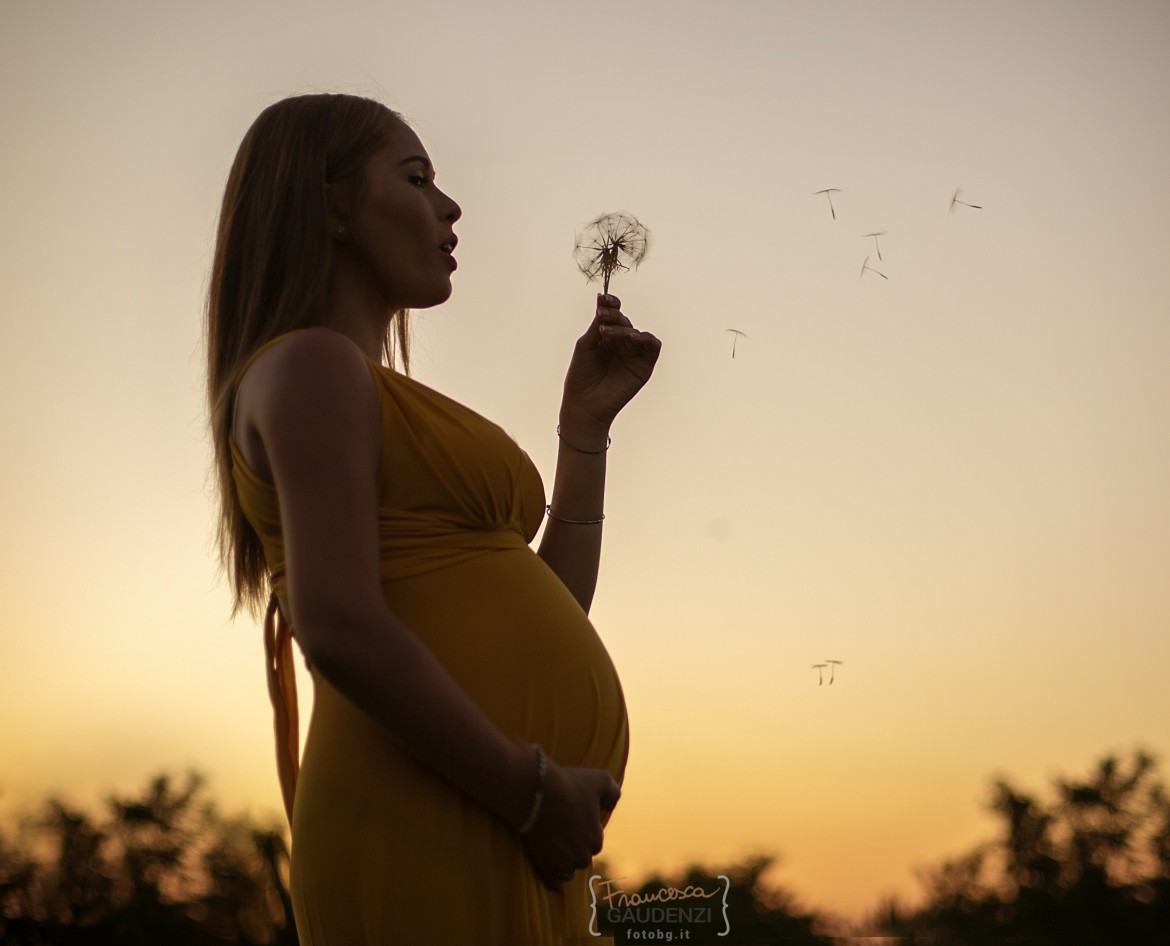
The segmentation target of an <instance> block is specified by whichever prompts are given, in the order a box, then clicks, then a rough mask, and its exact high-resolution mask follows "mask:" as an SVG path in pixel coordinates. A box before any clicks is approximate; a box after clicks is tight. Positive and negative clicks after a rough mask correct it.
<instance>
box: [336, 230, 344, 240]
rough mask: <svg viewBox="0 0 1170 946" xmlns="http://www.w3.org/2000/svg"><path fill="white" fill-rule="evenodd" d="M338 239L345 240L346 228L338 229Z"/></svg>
mask: <svg viewBox="0 0 1170 946" xmlns="http://www.w3.org/2000/svg"><path fill="white" fill-rule="evenodd" d="M337 239H339V240H344V239H345V227H338V228H337Z"/></svg>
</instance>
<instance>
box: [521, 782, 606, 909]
mask: <svg viewBox="0 0 1170 946" xmlns="http://www.w3.org/2000/svg"><path fill="white" fill-rule="evenodd" d="M543 791H544V799H543V801H542V802H541V805H540V812H539V814H538V815H537V817H536V823H535V824H534V825H533V826H532V830H531V831H529V832H528V833H527V834H526V835H524V836H523V842H524V850H525V853H527V855H528V859H529V861H531V862H532V866H533V868H534V869H535V870H536V873H537V875H538V876H539V877H540V879H541V880H542V881H543V882H544V885H545V886H546V887H548V888H549V889H550V890H558V889H560V887H561V885H562V884H564V883H565V882H566V881H568V880H569V878H570V877H572V876H573V874H575V873H576V872H577V871H578V870H580V869H581V868H583V867H588V866H589V864H590V863H591V861H592V860H593V856H594V855H595V854H598V853H600V851H601V845H602V840H603V835H604V827H605V824H606V822H608V821H609V815H610V812H611V811H612V810H613V808H614V806H615V805H616V804H617V803H618V799H619V798H621V794H622V790H621V788H619V787H618V784H617V782H615V781H614V779H613V776H612V775H610V774H609V772H607V771H606V770H605V769H585V768H579V767H576V766H559V765H557V764H556V763H555V762H553V761H552V759H549V760H548V768H547V770H546V771H545V775H544V788H543Z"/></svg>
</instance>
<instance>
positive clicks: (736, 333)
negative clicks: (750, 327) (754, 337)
mask: <svg viewBox="0 0 1170 946" xmlns="http://www.w3.org/2000/svg"><path fill="white" fill-rule="evenodd" d="M727 331H729V332H731V334H732V335H734V336H735V338H733V339H732V340H731V357H732V358H734V357H735V345H736V342H738V341H739V340H740V339H741V338H747V332H741V331H740V330H739V329H737V328H729V329H728V330H727Z"/></svg>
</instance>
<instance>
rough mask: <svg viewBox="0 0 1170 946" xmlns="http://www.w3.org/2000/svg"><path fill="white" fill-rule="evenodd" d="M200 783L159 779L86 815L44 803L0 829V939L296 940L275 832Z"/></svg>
mask: <svg viewBox="0 0 1170 946" xmlns="http://www.w3.org/2000/svg"><path fill="white" fill-rule="evenodd" d="M204 788H205V786H204V781H203V779H202V778H201V777H200V776H199V775H197V774H195V773H191V774H189V775H188V776H187V778H186V781H185V784H183V785H182V786H178V787H177V786H175V785H174V784H173V783H172V780H171V778H170V777H169V776H166V775H159V776H157V777H156V778H154V779H153V780H152V781H151V782H150V784H149V785H148V786H147V788H146V789H145V790H144V791H143V793H142V794H141V795H140V796H138V797H127V798H119V797H116V796H115V797H111V798H108V799H107V800H106V801H105V804H104V808H103V810H102V811H101V813H99V814H96V815H95V814H89V813H86V812H83V811H79V810H74V809H71V808H70V807H68V806H67V805H65V804H64V803H62V802H61V801H59V800H57V799H56V798H51V799H49V801H48V802H46V803H45V805H44V807H43V810H41V811H39V812H37V813H34V814H32V815H26V816H24V817H23V818H22V819H21V821H20V823H19V825H18V826H17V829H16V832H15V836H14V837H11V838H10V837H6V836H4V835H3V834H0V943H4V944H20V946H36V944H62V946H74V944H77V946H82V944H85V946H88V944H94V946H97V944H101V946H122V944H126V946H130V944H134V946H139V944H164V943H165V944H167V946H186V944H201V946H202V944H208V943H238V944H242V946H251V944H257V946H258V944H278V946H288V944H295V943H296V942H297V940H296V933H295V931H294V929H293V924H292V919H291V917H292V912H291V908H290V903H289V899H288V889H287V869H288V850H287V846H286V843H285V840H284V835H283V833H282V832H281V831H280V830H279V829H277V828H276V827H274V826H263V827H262V826H258V825H255V824H253V823H252V822H250V821H249V820H247V819H244V818H234V819H229V818H224V817H221V816H220V815H219V814H218V812H217V811H216V809H215V806H214V805H213V804H211V803H210V802H208V801H207V800H206V799H205V791H204Z"/></svg>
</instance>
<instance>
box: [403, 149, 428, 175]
mask: <svg viewBox="0 0 1170 946" xmlns="http://www.w3.org/2000/svg"><path fill="white" fill-rule="evenodd" d="M411 161H417V162H418V163H419V164H421V165H422V166H423V167H425V168H426V169H427V170H428V171H431V172H432V173H433V172H434V170H435V169H434V168H433V167H431V162H430V161H429V160H428V159H427V158H424V157H423V156H422V155H421V154H412V155H411V156H410V157H409V158H403V159H402V160H401V161H399V162H398V167H402V165H404V164H410V162H411Z"/></svg>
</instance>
